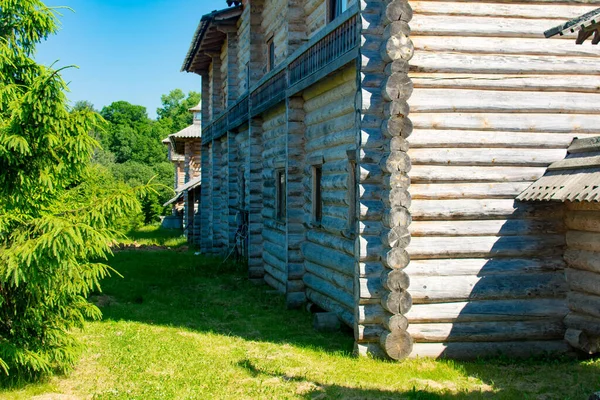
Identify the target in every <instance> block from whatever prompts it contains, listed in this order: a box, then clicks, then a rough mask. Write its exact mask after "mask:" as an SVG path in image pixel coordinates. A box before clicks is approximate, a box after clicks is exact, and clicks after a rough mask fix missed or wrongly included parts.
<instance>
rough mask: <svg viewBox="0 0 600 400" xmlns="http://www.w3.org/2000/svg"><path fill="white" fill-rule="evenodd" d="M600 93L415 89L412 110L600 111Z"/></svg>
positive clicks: (578, 112)
mask: <svg viewBox="0 0 600 400" xmlns="http://www.w3.org/2000/svg"><path fill="white" fill-rule="evenodd" d="M598 103H600V94H598V93H570V94H569V95H568V96H567V95H565V94H564V93H561V92H533V91H531V92H525V91H508V90H506V91H499V90H474V89H459V88H453V89H446V88H444V89H437V88H436V89H430V88H421V89H418V90H415V91H414V92H413V94H412V96H411V97H410V99H409V100H408V104H409V105H410V110H411V112H413V113H415V112H440V113H444V112H478V113H481V112H490V113H498V112H500V113H572V114H598V113H599V111H600V105H598Z"/></svg>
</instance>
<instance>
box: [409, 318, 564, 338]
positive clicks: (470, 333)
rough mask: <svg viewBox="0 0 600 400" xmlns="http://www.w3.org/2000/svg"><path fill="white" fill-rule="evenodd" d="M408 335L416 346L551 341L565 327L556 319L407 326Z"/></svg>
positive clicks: (560, 333) (562, 331) (559, 335)
mask: <svg viewBox="0 0 600 400" xmlns="http://www.w3.org/2000/svg"><path fill="white" fill-rule="evenodd" d="M408 333H410V335H411V336H412V338H413V340H414V341H415V342H417V343H440V342H504V341H513V340H552V339H562V338H563V336H564V334H565V326H564V324H563V323H562V321H558V320H542V321H501V322H495V321H489V322H457V323H454V324H449V323H440V324H411V325H409V327H408Z"/></svg>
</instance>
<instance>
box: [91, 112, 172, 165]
mask: <svg viewBox="0 0 600 400" xmlns="http://www.w3.org/2000/svg"><path fill="white" fill-rule="evenodd" d="M100 114H101V115H102V117H104V119H105V120H106V121H108V123H109V125H108V127H107V128H106V130H105V131H104V132H103V133H102V135H101V137H100V141H101V143H102V145H103V147H104V148H105V149H107V150H109V151H110V152H112V153H113V154H114V155H115V161H116V162H117V163H124V162H127V161H138V162H141V163H144V164H147V165H152V164H156V163H158V162H162V161H166V160H167V151H166V149H165V147H164V146H163V145H162V143H161V140H162V139H163V138H164V136H166V135H168V133H165V129H164V128H163V127H162V126H160V125H158V124H157V123H156V122H154V121H152V120H150V118H148V114H147V113H146V108H145V107H143V106H138V105H134V104H131V103H128V102H126V101H116V102H113V103H112V104H110V105H109V106H106V107H104V108H103V109H102V111H101V112H100Z"/></svg>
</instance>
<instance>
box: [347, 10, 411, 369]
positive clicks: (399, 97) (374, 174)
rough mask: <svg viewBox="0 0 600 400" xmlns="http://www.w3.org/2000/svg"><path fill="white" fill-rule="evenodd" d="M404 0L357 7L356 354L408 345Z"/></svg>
mask: <svg viewBox="0 0 600 400" xmlns="http://www.w3.org/2000/svg"><path fill="white" fill-rule="evenodd" d="M411 16H412V13H411V9H410V6H409V5H408V2H407V1H401V0H395V1H392V2H388V3H385V4H384V5H383V8H382V7H381V4H379V3H366V4H365V5H364V7H363V9H362V10H361V11H360V17H361V27H362V29H361V36H362V43H363V47H362V49H361V54H362V59H361V71H360V72H361V74H360V79H361V81H362V82H361V100H362V101H361V104H360V110H361V120H360V143H359V149H360V150H359V154H358V159H357V164H358V167H359V173H358V185H359V200H358V201H359V213H358V214H359V216H358V218H359V268H358V274H356V279H355V320H356V321H355V340H356V351H357V352H358V353H359V354H372V355H374V356H385V357H390V358H392V359H396V360H399V359H403V358H405V357H407V356H408V355H409V354H410V353H411V350H412V339H411V337H410V335H409V334H408V332H407V326H408V323H407V320H406V318H404V316H403V315H404V314H405V313H406V312H408V310H409V309H410V308H411V304H412V298H411V295H410V293H409V292H408V287H409V283H410V282H409V279H408V275H407V274H406V273H404V271H403V269H404V268H405V267H406V266H407V265H408V261H409V258H408V254H407V253H406V251H405V247H406V246H407V245H408V243H409V242H410V235H409V232H408V226H409V224H410V222H411V216H410V213H409V211H408V208H409V207H410V202H411V196H410V194H409V193H408V185H409V178H408V172H409V170H410V160H409V158H408V156H407V154H406V151H407V150H408V145H407V142H406V137H408V135H410V131H411V122H410V120H409V119H408V106H407V103H406V100H407V99H408V98H409V97H410V95H411V92H412V83H411V81H410V79H409V78H408V75H407V73H408V60H410V58H411V56H412V43H411V41H410V39H409V38H408V34H409V28H408V22H409V21H410V19H411Z"/></svg>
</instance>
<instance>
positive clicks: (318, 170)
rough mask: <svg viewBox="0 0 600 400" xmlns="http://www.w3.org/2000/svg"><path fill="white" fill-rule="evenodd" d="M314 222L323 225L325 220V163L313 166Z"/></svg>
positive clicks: (312, 213) (312, 195) (312, 214)
mask: <svg viewBox="0 0 600 400" xmlns="http://www.w3.org/2000/svg"><path fill="white" fill-rule="evenodd" d="M311 197H312V201H311V203H312V206H311V208H312V212H311V216H312V222H313V223H314V224H316V225H321V223H322V222H323V164H315V165H313V166H312V194H311Z"/></svg>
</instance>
